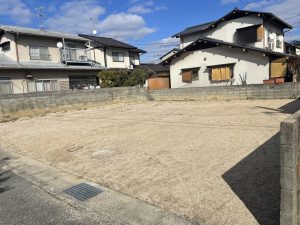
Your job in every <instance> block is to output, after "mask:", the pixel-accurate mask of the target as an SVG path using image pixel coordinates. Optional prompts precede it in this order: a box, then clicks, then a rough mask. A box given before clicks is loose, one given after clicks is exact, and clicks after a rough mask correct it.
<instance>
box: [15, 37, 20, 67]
mask: <svg viewBox="0 0 300 225" xmlns="http://www.w3.org/2000/svg"><path fill="white" fill-rule="evenodd" d="M18 37H19V33H17V35H16V36H15V46H16V57H17V62H18V63H19V61H20V58H19V48H18V44H17V40H18Z"/></svg>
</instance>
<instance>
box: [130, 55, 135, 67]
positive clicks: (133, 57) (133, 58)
mask: <svg viewBox="0 0 300 225" xmlns="http://www.w3.org/2000/svg"><path fill="white" fill-rule="evenodd" d="M129 58H130V64H131V65H135V56H134V55H132V54H130V55H129Z"/></svg>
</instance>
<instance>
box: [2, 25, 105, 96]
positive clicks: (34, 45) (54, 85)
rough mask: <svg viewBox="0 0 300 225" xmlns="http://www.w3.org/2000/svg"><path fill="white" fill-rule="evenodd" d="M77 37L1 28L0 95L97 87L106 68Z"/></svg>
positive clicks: (9, 27) (58, 33) (7, 27)
mask: <svg viewBox="0 0 300 225" xmlns="http://www.w3.org/2000/svg"><path fill="white" fill-rule="evenodd" d="M86 44H87V40H86V39H84V38H81V37H78V36H77V35H72V34H66V33H61V32H53V31H46V30H38V29H31V28H23V27H16V26H4V25H1V26H0V59H1V62H0V93H27V92H41V91H56V90H67V89H73V88H84V87H88V86H93V87H95V86H97V85H98V82H99V81H98V80H97V74H98V72H99V71H100V70H101V69H102V68H103V66H101V65H100V64H98V63H96V62H93V61H92V60H91V59H90V54H91V51H90V50H89V49H87V47H86Z"/></svg>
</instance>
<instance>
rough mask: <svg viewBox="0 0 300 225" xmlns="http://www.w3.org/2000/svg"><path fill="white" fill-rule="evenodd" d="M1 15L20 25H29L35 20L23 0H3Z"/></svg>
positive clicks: (0, 4) (0, 6) (0, 9)
mask: <svg viewBox="0 0 300 225" xmlns="http://www.w3.org/2000/svg"><path fill="white" fill-rule="evenodd" d="M0 15H3V16H7V17H9V18H10V19H11V20H13V21H14V22H16V23H19V24H29V23H30V22H31V21H32V18H33V14H32V12H31V11H30V9H29V7H28V6H27V5H26V4H25V3H24V2H23V1H22V0H1V2H0Z"/></svg>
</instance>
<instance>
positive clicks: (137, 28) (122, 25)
mask: <svg viewBox="0 0 300 225" xmlns="http://www.w3.org/2000/svg"><path fill="white" fill-rule="evenodd" d="M99 30H100V35H101V33H102V34H104V35H106V36H114V35H119V36H120V37H121V38H122V39H128V38H132V39H141V38H143V37H145V36H146V35H148V34H151V33H153V32H155V29H154V28H149V27H146V23H145V21H144V19H143V18H142V17H141V16H138V15H134V14H128V13H117V14H112V15H110V16H108V17H107V18H106V19H105V20H104V21H102V22H101V23H100V25H99ZM101 31H102V32H101Z"/></svg>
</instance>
